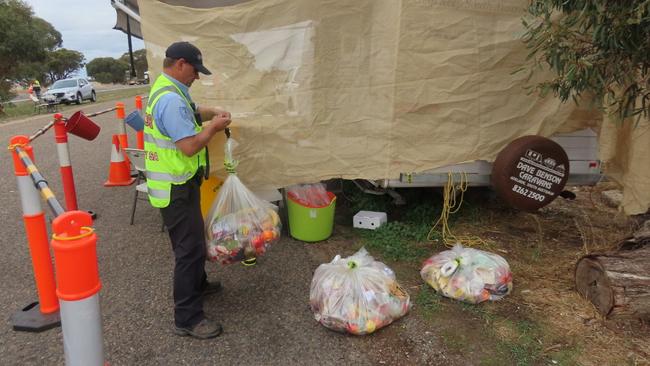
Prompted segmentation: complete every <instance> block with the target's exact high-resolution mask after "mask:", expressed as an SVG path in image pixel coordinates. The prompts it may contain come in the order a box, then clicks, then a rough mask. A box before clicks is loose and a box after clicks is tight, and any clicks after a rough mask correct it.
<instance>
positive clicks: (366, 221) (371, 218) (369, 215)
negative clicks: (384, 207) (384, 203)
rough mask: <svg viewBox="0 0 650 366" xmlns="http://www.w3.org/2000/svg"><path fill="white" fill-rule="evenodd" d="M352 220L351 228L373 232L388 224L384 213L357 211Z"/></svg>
mask: <svg viewBox="0 0 650 366" xmlns="http://www.w3.org/2000/svg"><path fill="white" fill-rule="evenodd" d="M352 220H353V221H352V226H353V227H356V228H359V229H370V230H375V229H376V228H378V227H380V226H381V225H383V224H385V223H386V222H388V217H387V216H386V213H385V212H375V211H359V212H358V213H357V214H356V215H354V218H353V219H352Z"/></svg>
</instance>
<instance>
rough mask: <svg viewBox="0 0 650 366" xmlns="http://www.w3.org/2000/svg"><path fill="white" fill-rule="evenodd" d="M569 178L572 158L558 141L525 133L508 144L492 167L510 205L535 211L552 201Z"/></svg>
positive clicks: (493, 180) (496, 186) (496, 185)
mask: <svg viewBox="0 0 650 366" xmlns="http://www.w3.org/2000/svg"><path fill="white" fill-rule="evenodd" d="M568 178H569V158H568V156H567V154H566V152H565V151H564V149H563V148H562V146H560V145H559V144H558V143H557V142H555V141H553V140H550V139H547V138H545V137H542V136H534V135H531V136H523V137H520V138H518V139H516V140H514V141H512V142H511V143H509V144H508V146H506V147H505V148H504V149H503V150H501V152H499V154H498V155H497V158H496V160H495V161H494V164H493V166H492V175H491V177H490V181H491V183H492V186H493V187H494V190H495V191H496V192H497V194H498V195H499V197H500V198H501V199H502V200H504V201H506V202H507V203H508V204H509V205H510V206H512V207H514V208H517V209H520V210H523V211H529V212H532V211H535V210H537V209H540V208H542V207H544V206H546V205H548V204H549V203H551V202H552V201H553V200H554V199H555V198H556V197H557V196H558V195H560V193H561V192H562V191H563V190H564V186H565V185H566V182H567V180H568Z"/></svg>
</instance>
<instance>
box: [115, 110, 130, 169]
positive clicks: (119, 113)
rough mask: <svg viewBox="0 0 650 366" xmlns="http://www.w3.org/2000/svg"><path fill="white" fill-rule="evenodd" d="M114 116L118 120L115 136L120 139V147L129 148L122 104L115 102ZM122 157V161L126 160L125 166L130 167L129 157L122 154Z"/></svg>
mask: <svg viewBox="0 0 650 366" xmlns="http://www.w3.org/2000/svg"><path fill="white" fill-rule="evenodd" d="M115 116H116V117H117V119H118V123H117V126H118V128H117V136H118V138H119V139H120V146H121V147H122V148H126V147H129V138H128V136H127V134H126V122H125V121H124V119H125V118H126V112H125V111H124V103H122V102H117V103H115ZM122 155H123V156H124V160H126V162H127V164H129V167H130V166H131V162H130V161H129V157H128V156H126V154H122Z"/></svg>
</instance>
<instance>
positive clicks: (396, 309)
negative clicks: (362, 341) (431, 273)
mask: <svg viewBox="0 0 650 366" xmlns="http://www.w3.org/2000/svg"><path fill="white" fill-rule="evenodd" d="M309 303H310V306H311V310H312V311H313V312H314V317H315V318H316V320H317V321H318V322H319V323H321V324H322V325H324V326H325V327H327V328H329V329H332V330H336V331H339V332H347V333H351V334H356V335H363V334H370V333H372V332H374V331H375V330H377V329H380V328H382V327H385V326H386V325H388V324H390V323H392V322H393V321H395V320H396V319H399V318H401V317H402V316H404V315H405V314H406V313H407V312H408V311H409V309H410V307H411V302H410V298H409V295H408V293H407V292H406V291H405V290H404V289H402V287H401V286H400V285H399V284H398V283H397V280H396V279H395V273H394V272H393V270H391V269H390V268H389V267H388V266H386V265H385V264H384V263H381V262H378V261H375V260H374V259H373V258H372V256H370V254H368V252H367V251H366V250H365V248H361V250H359V251H358V252H357V253H355V254H354V255H352V256H350V257H347V258H341V256H340V255H337V256H336V257H334V259H333V260H332V261H331V262H330V263H324V264H321V265H320V266H319V267H318V268H317V269H316V271H315V272H314V277H313V279H312V281H311V289H310V291H309Z"/></svg>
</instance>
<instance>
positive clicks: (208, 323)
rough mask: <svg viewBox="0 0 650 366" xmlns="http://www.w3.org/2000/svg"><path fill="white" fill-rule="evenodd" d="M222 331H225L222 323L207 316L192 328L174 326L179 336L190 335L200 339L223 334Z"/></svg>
mask: <svg viewBox="0 0 650 366" xmlns="http://www.w3.org/2000/svg"><path fill="white" fill-rule="evenodd" d="M221 332H223V328H222V327H221V324H219V323H217V322H215V321H214V320H210V319H207V318H204V319H203V320H201V321H200V322H199V323H198V324H196V325H195V326H193V327H191V328H181V327H175V328H174V333H175V334H176V335H178V336H181V337H184V336H190V337H194V338H198V339H208V338H214V337H217V336H218V335H219V334H221Z"/></svg>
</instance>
